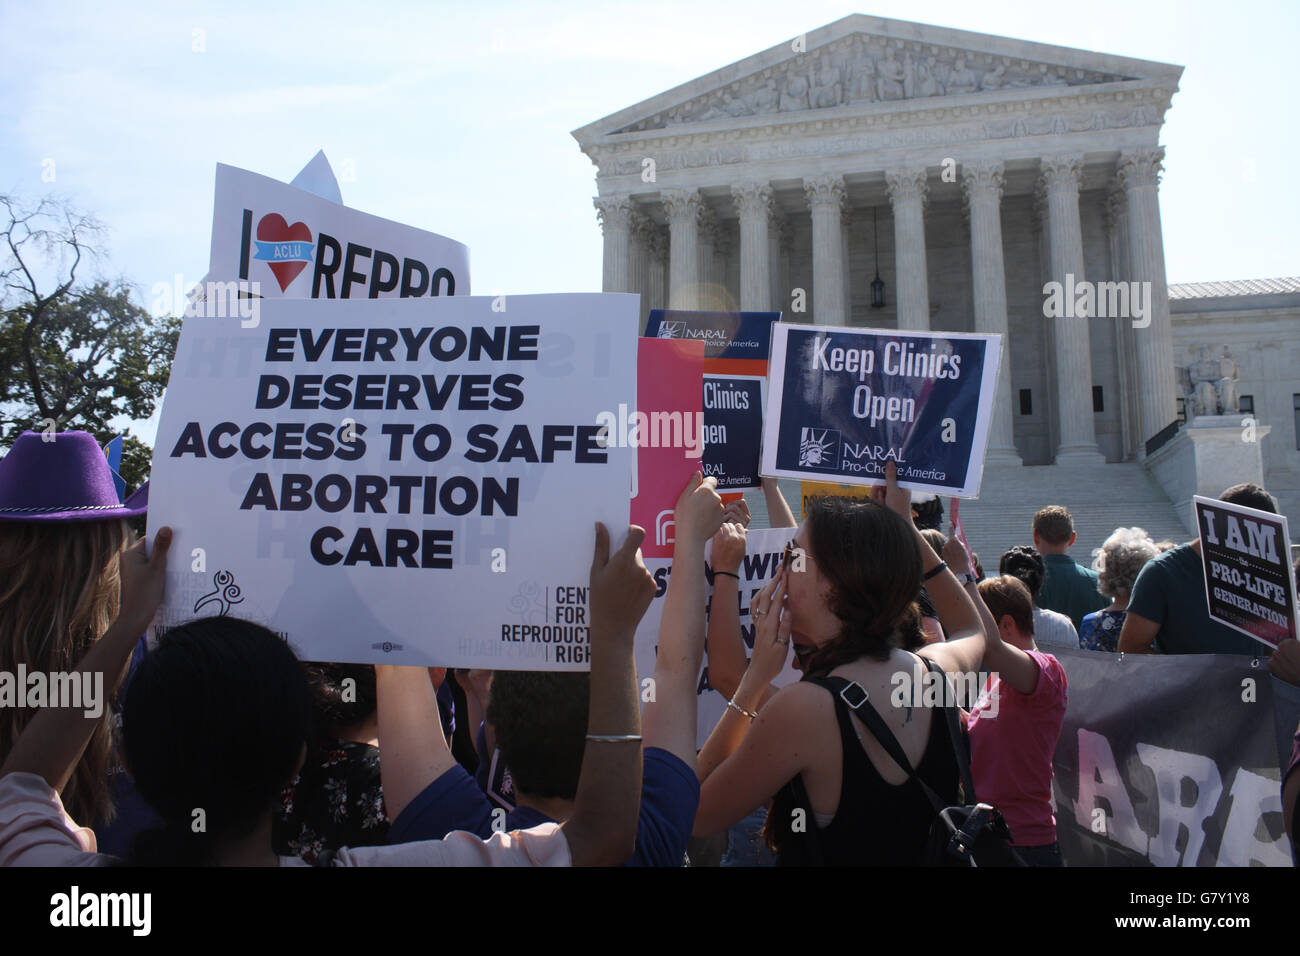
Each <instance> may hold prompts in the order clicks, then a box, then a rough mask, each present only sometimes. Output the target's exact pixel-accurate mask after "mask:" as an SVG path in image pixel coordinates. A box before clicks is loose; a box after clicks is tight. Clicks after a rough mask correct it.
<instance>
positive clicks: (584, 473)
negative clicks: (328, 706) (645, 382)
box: [149, 295, 637, 670]
mask: <svg viewBox="0 0 1300 956" xmlns="http://www.w3.org/2000/svg"><path fill="white" fill-rule="evenodd" d="M636 325H637V299H636V297H635V296H628V295H538V296H511V297H509V298H508V300H507V301H505V302H504V303H503V302H502V300H501V299H500V298H495V299H494V298H490V297H467V296H455V297H448V296H443V297H437V298H432V299H428V298H426V299H423V300H410V299H405V300H402V299H392V300H386V301H383V302H365V303H350V302H344V301H333V302H322V301H310V300H289V299H282V300H269V301H267V302H265V303H263V306H262V321H261V323H260V324H259V325H258V327H256V328H244V327H242V325H241V323H239V322H235V321H223V320H207V321H204V320H191V321H189V322H187V323H186V324H185V326H184V328H183V330H182V333H181V338H180V343H179V346H178V348H177V353H176V360H175V363H174V365H173V367H172V376H171V383H170V386H169V388H168V391H167V398H166V402H165V404H164V406H163V410H162V417H161V421H160V423H159V427H158V437H157V443H156V446H155V450H154V462H153V473H152V483H151V489H152V490H151V496H150V497H151V501H150V509H149V523H150V525H151V535H152V531H153V529H156V528H158V527H159V526H162V525H170V526H171V527H172V528H173V529H174V530H175V535H176V537H175V540H174V543H173V550H172V555H173V559H174V560H173V563H172V567H171V569H170V570H169V580H168V587H167V594H166V598H165V601H164V605H163V607H162V608H161V609H160V611H159V614H158V617H157V619H156V620H155V627H154V635H155V636H157V635H158V634H160V633H161V632H163V631H165V630H166V629H167V628H169V627H173V626H175V625H177V624H179V623H181V622H183V621H185V620H188V619H190V618H193V617H196V616H203V615H211V614H229V615H234V616H239V617H245V618H249V619H251V620H255V621H258V622H261V623H264V624H266V625H267V626H268V627H270V628H271V629H272V630H275V631H277V632H279V633H280V634H281V635H282V636H284V638H285V639H286V640H287V641H288V642H289V643H290V644H291V645H292V646H293V647H294V649H295V650H296V651H297V652H298V654H299V656H300V657H302V658H303V659H305V660H323V661H342V662H361V663H367V662H369V663H381V662H382V663H396V664H421V665H439V666H454V667H483V668H496V669H505V670H522V669H537V670H586V669H587V668H588V656H587V649H588V643H587V626H588V624H589V616H588V608H587V601H588V593H587V592H588V581H589V577H590V572H591V559H592V551H593V546H594V542H595V531H594V525H595V522H597V521H601V522H603V523H604V524H605V525H606V527H608V528H609V529H610V533H611V536H612V539H613V545H614V546H615V547H617V546H618V544H619V542H621V540H622V538H623V535H624V533H625V532H626V529H627V524H628V488H629V487H630V482H631V468H632V449H631V448H629V447H627V446H625V445H624V444H622V443H617V442H612V441H609V440H608V436H607V435H605V434H602V431H601V425H600V424H599V421H600V419H601V414H602V413H607V412H608V411H609V410H610V409H617V408H618V407H619V405H620V403H621V404H623V405H625V406H632V405H633V403H634V401H635V396H636V342H637V336H636V332H637V328H636Z"/></svg>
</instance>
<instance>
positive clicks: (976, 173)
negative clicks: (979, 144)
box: [962, 162, 1021, 465]
mask: <svg viewBox="0 0 1300 956" xmlns="http://www.w3.org/2000/svg"><path fill="white" fill-rule="evenodd" d="M962 189H963V191H964V192H965V194H966V205H967V210H968V212H969V214H970V258H971V283H972V286H973V288H974V293H975V330H976V331H977V332H994V333H996V334H998V335H1000V336H1002V364H1001V367H1000V368H999V369H998V384H997V394H996V395H995V396H994V400H993V420H992V422H991V423H990V427H989V450H988V456H987V460H988V461H990V462H994V463H998V464H1008V465H1019V464H1021V461H1020V455H1019V454H1018V453H1017V452H1016V443H1015V438H1014V432H1013V424H1014V420H1013V419H1012V417H1011V414H1012V413H1011V341H1010V339H1009V338H1008V336H1007V281H1006V270H1005V267H1004V265H1003V261H1002V164H1001V163H1000V162H998V163H979V164H977V165H974V166H962Z"/></svg>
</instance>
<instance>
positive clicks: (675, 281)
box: [662, 189, 700, 310]
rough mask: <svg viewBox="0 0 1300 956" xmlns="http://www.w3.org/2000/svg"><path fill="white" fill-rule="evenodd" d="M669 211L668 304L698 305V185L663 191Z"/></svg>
mask: <svg viewBox="0 0 1300 956" xmlns="http://www.w3.org/2000/svg"><path fill="white" fill-rule="evenodd" d="M662 196H663V203H664V211H665V212H666V213H667V214H668V229H669V241H668V308H670V309H688V310H694V309H698V308H699V301H700V298H699V297H700V272H699V270H700V258H699V256H700V248H699V218H700V192H699V190H698V189H669V190H665V191H664V192H663V193H662Z"/></svg>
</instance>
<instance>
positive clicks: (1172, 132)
mask: <svg viewBox="0 0 1300 956" xmlns="http://www.w3.org/2000/svg"><path fill="white" fill-rule="evenodd" d="M742 11H743V12H742ZM854 12H860V13H869V14H873V15H876V16H883V17H891V18H897V19H904V20H918V19H919V20H923V21H924V22H928V23H934V24H938V25H941V26H946V27H952V28H956V29H966V30H974V31H977V32H981V33H991V34H997V35H1002V36H1011V37H1019V38H1023V39H1028V40H1034V41H1038V42H1043V43H1052V44H1058V45H1062V46H1073V47H1081V48H1085V49H1093V50H1099V51H1103V52H1107V53H1114V54H1120V55H1125V56H1132V57H1138V58H1142V59H1150V60H1160V61H1164V62H1170V63H1177V64H1180V65H1183V66H1185V67H1186V70H1185V72H1184V74H1183V79H1182V84H1181V90H1180V92H1179V93H1178V94H1177V95H1176V96H1175V97H1174V101H1173V107H1172V109H1171V110H1170V111H1169V113H1168V115H1167V117H1166V124H1165V128H1164V133H1163V140H1162V142H1163V144H1164V145H1165V147H1166V149H1167V153H1168V155H1167V159H1166V167H1167V169H1166V173H1165V178H1164V182H1163V185H1162V187H1161V195H1160V198H1161V210H1162V214H1163V219H1164V235H1165V247H1166V261H1167V266H1168V275H1169V279H1170V281H1171V282H1180V281H1182V282H1186V281H1197V280H1200V281H1206V280H1214V279H1238V278H1260V277H1271V276H1282V275H1296V274H1300V241H1298V240H1297V239H1296V223H1297V221H1298V220H1300V215H1298V214H1300V199H1298V198H1297V197H1298V196H1300V190H1298V189H1297V186H1296V183H1295V180H1294V176H1295V174H1296V169H1295V159H1296V157H1297V156H1300V124H1297V122H1296V117H1297V110H1296V108H1295V105H1294V103H1295V96H1296V90H1297V87H1298V86H1300V75H1298V71H1297V59H1298V57H1297V51H1298V50H1300V4H1297V3H1295V2H1294V0H1289V2H1288V0H1282V2H1275V3H1267V2H1253V0H1251V2H1238V3H1234V4H1232V5H1231V6H1225V5H1224V4H1222V3H1209V2H1150V0H1124V2H1109V0H1093V2H1091V3H1088V4H1062V5H1056V4H1049V3H1045V2H1042V0H1037V2H999V0H991V2H986V3H979V4H973V3H969V2H967V0H959V2H947V0H930V2H928V3H925V4H923V5H919V4H916V3H915V2H910V3H905V2H881V3H877V4H875V5H873V6H871V7H865V6H850V5H845V4H842V3H826V2H820V0H804V2H800V3H797V4H791V3H788V2H766V0H753V2H746V3H745V4H743V5H740V4H736V3H714V2H710V0H694V2H690V3H677V2H664V0H653V2H651V0H642V2H624V3H619V2H613V0H610V2H601V3H594V2H589V3H560V2H554V3H545V2H529V3H509V2H497V0H484V2H479V3H474V4H462V3H446V2H436V3H368V4H366V5H364V6H361V5H354V4H343V3H327V2H319V3H312V4H290V3H266V2H259V3H237V2H235V3H221V4H216V3H210V4H209V3H166V4H164V3H129V2H128V3H121V4H102V3H61V2H57V0H55V2H48V3H41V4H27V3H19V2H16V0H0V192H15V193H18V194H21V195H25V196H27V197H29V198H31V197H35V196H38V195H43V194H46V193H55V194H58V195H60V196H64V197H68V198H70V199H71V200H73V201H74V202H75V203H76V204H77V205H78V206H79V207H81V208H82V209H84V210H86V211H88V212H91V213H93V214H95V215H96V216H98V217H99V218H100V219H101V220H103V222H104V223H105V224H106V225H107V226H108V227H109V230H110V234H109V242H108V256H107V259H106V261H105V262H104V263H103V264H102V266H101V271H102V272H104V273H105V274H110V275H117V274H122V275H125V276H126V277H128V278H129V279H130V280H132V281H133V282H134V283H135V284H136V286H137V287H138V288H139V289H140V290H141V301H142V303H143V304H146V305H147V304H148V299H147V293H148V290H149V288H150V287H151V286H152V285H153V284H154V283H156V282H170V281H171V280H172V277H173V276H174V275H175V274H176V273H180V274H182V275H183V276H185V278H186V280H187V281H194V280H197V279H199V278H201V277H202V275H203V273H204V271H205V268H206V265H207V255H208V242H209V230H210V226H211V213H212V209H211V206H212V186H213V170H214V166H215V164H216V163H217V162H226V163H231V164H233V165H236V166H241V167H244V168H246V169H251V170H254V171H256V172H260V173H263V174H265V175H269V176H273V177H275V178H278V179H282V180H288V179H290V178H292V176H293V175H294V174H295V173H296V172H297V171H298V170H299V169H300V168H301V167H302V166H303V164H304V163H306V162H307V160H308V159H310V158H311V156H312V155H313V154H314V153H315V152H316V150H317V149H320V148H323V149H324V150H325V152H326V154H327V155H328V156H329V158H330V160H331V162H332V163H333V164H334V167H335V170H336V171H342V172H344V173H345V178H346V173H347V172H348V171H350V173H351V175H352V177H353V178H352V179H351V181H344V182H342V183H341V188H342V192H343V200H344V202H345V203H346V204H347V205H349V206H354V207H356V208H359V209H362V210H365V211H366V212H371V213H375V214H377V215H381V216H386V217H388V218H391V219H396V220H399V221H402V222H405V223H409V224H411V225H414V226H419V227H422V228H426V229H431V230H434V231H436V232H441V233H443V234H445V235H448V236H451V237H453V238H455V239H458V240H460V241H462V242H465V243H467V244H468V245H469V247H470V251H471V257H472V258H471V264H472V271H473V279H474V288H475V290H476V291H478V292H481V293H487V292H496V291H506V292H511V293H527V292H573V291H591V290H597V289H599V286H600V270H601V243H600V232H599V229H598V227H597V223H596V218H595V213H594V210H593V209H592V205H591V197H592V196H593V195H594V193H595V167H594V166H592V165H591V163H590V161H589V160H588V159H587V158H586V157H585V156H584V155H582V153H581V152H580V151H579V149H578V147H577V144H576V143H575V142H574V140H573V138H572V137H571V136H570V135H569V131H570V130H572V129H576V128H577V127H579V126H582V125H585V124H587V123H589V122H591V121H593V120H595V119H599V118H600V117H602V116H605V115H607V114H609V113H612V112H615V111H616V110H619V109H621V108H623V107H625V106H628V105H631V104H633V103H635V102H638V101H640V100H642V99H645V98H647V97H649V96H652V95H654V94H656V93H659V92H661V91H663V90H665V89H668V88H670V87H672V86H676V85H677V84H679V83H682V82H685V81H687V80H690V79H693V78H695V77H696V76H699V75H701V74H703V73H707V72H709V71H711V70H714V69H717V68H719V67H722V66H725V65H727V64H729V63H731V62H734V61H735V60H738V59H741V58H743V57H745V56H748V55H750V54H752V53H756V52H758V51H759V50H763V49H766V48H767V47H769V46H772V45H774V44H776V43H780V42H783V41H786V40H788V39H789V38H790V37H793V36H795V35H797V34H799V33H802V32H806V31H808V30H812V29H815V28H817V27H819V26H822V25H824V24H826V23H830V22H832V21H834V20H837V19H839V18H840V17H842V16H845V15H847V14H849V13H854ZM195 31H202V32H201V33H200V34H196V32H195ZM196 37H201V39H202V46H203V50H202V52H196V51H195V49H194V48H195V46H196V42H195V41H196ZM46 160H53V163H54V170H55V181H54V182H53V183H48V182H44V181H42V170H43V169H45V168H48V166H46V165H43V164H45V161H46Z"/></svg>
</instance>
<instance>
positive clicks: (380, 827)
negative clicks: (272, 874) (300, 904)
mask: <svg viewBox="0 0 1300 956" xmlns="http://www.w3.org/2000/svg"><path fill="white" fill-rule="evenodd" d="M315 754H316V758H317V759H316V762H315V765H314V766H311V767H304V768H303V770H302V772H301V773H300V774H299V775H298V777H297V778H296V779H295V780H294V781H293V783H292V784H291V785H290V786H289V787H287V788H286V789H285V790H284V792H283V794H282V795H281V805H280V807H279V808H278V809H277V811H276V814H275V818H274V820H273V821H272V831H271V841H272V845H273V846H274V848H275V852H276V853H279V854H280V855H282V856H300V857H302V859H303V860H305V861H306V862H307V863H315V862H316V857H317V856H318V855H319V854H320V853H321V852H322V851H324V850H337V849H339V848H341V847H345V846H351V847H356V846H380V845H382V844H385V843H387V842H388V816H387V814H386V813H385V812H384V791H383V788H382V786H381V785H380V780H379V748H377V747H372V746H370V745H369V744H361V743H354V742H353V741H350V740H327V741H324V742H323V743H322V744H321V746H320V747H319V748H318V749H317V750H316V752H315Z"/></svg>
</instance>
